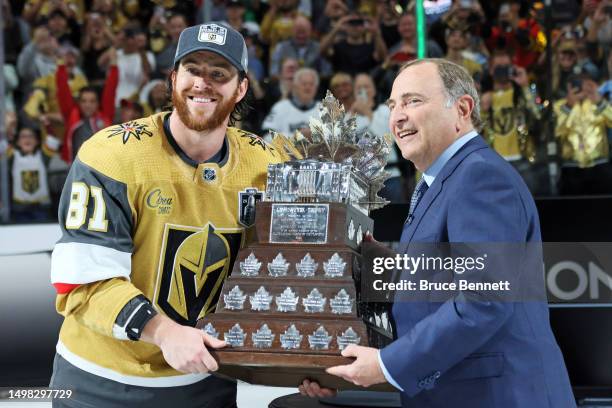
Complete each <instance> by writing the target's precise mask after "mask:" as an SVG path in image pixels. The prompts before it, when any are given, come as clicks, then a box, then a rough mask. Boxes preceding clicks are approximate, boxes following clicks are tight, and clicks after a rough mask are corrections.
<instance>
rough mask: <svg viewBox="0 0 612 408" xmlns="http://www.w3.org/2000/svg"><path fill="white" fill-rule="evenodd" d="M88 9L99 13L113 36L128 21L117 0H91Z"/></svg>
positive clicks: (118, 32)
mask: <svg viewBox="0 0 612 408" xmlns="http://www.w3.org/2000/svg"><path fill="white" fill-rule="evenodd" d="M90 11H91V12H95V13H98V14H100V15H101V16H102V19H103V20H104V21H106V23H107V24H108V25H109V27H111V30H112V32H113V34H114V35H115V36H117V35H118V34H120V32H121V30H122V29H123V27H125V25H126V24H127V23H128V21H129V20H128V18H127V17H126V16H125V14H124V13H123V12H122V10H121V3H120V2H119V1H117V0H93V4H92V5H91V10H90Z"/></svg>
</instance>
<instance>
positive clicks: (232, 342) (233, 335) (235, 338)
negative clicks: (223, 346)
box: [223, 323, 245, 347]
mask: <svg viewBox="0 0 612 408" xmlns="http://www.w3.org/2000/svg"><path fill="white" fill-rule="evenodd" d="M223 337H224V339H225V342H226V343H227V344H228V345H229V346H231V347H242V346H244V337H245V336H244V330H242V327H240V325H239V324H238V323H236V324H235V325H234V326H233V327H232V328H231V329H229V331H227V332H225V333H224V334H223Z"/></svg>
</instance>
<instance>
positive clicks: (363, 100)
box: [349, 74, 405, 202]
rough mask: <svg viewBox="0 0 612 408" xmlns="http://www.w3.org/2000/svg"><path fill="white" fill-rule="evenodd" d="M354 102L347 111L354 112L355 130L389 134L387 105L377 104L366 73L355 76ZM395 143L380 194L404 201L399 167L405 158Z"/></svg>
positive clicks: (376, 134) (392, 200)
mask: <svg viewBox="0 0 612 408" xmlns="http://www.w3.org/2000/svg"><path fill="white" fill-rule="evenodd" d="M354 84H355V87H354V88H355V91H354V101H355V102H354V103H353V104H352V106H351V108H350V109H349V112H352V113H354V114H355V116H356V117H355V119H356V123H357V132H366V131H367V132H369V133H370V134H371V135H375V136H378V137H385V135H388V134H391V130H390V129H389V115H390V111H389V107H388V106H387V105H386V104H384V103H383V104H377V102H376V87H375V85H374V81H373V80H372V77H371V76H370V75H368V74H358V75H357V76H356V77H355V83H354ZM399 157H400V156H399V155H398V152H397V149H396V148H395V143H393V142H392V141H391V143H390V149H389V156H388V157H387V171H388V172H389V173H390V178H389V179H388V180H387V181H386V182H385V188H384V189H383V190H381V192H380V196H381V197H384V198H386V199H387V200H389V201H391V202H403V201H405V197H404V193H403V181H402V179H401V172H400V167H402V166H404V165H405V160H400V159H399Z"/></svg>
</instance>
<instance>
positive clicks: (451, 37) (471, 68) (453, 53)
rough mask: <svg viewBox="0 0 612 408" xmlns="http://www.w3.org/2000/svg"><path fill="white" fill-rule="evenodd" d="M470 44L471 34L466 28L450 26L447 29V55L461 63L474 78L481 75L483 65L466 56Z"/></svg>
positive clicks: (449, 58) (453, 60) (451, 59)
mask: <svg viewBox="0 0 612 408" xmlns="http://www.w3.org/2000/svg"><path fill="white" fill-rule="evenodd" d="M468 44H469V34H468V33H467V31H465V30H461V29H453V28H449V29H447V31H446V56H445V58H446V59H447V60H449V61H452V62H454V63H455V64H457V65H461V66H462V67H463V68H465V69H466V70H467V72H468V73H469V74H470V76H471V77H472V78H474V77H475V76H476V77H480V75H481V74H482V66H481V65H480V64H479V63H477V62H476V61H474V60H473V59H470V58H467V57H466V56H465V51H466V49H467V46H468Z"/></svg>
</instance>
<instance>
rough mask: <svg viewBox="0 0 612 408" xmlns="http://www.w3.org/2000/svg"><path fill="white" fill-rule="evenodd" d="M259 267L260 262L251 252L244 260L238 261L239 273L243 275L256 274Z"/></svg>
mask: <svg viewBox="0 0 612 408" xmlns="http://www.w3.org/2000/svg"><path fill="white" fill-rule="evenodd" d="M259 268H261V262H259V260H258V259H257V258H256V257H255V254H254V253H253V252H251V254H250V255H249V256H248V257H246V258H245V260H244V261H242V262H240V274H241V275H243V276H257V275H258V274H259Z"/></svg>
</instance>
